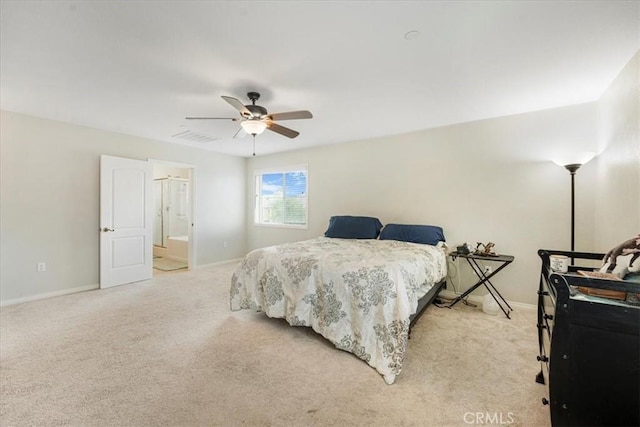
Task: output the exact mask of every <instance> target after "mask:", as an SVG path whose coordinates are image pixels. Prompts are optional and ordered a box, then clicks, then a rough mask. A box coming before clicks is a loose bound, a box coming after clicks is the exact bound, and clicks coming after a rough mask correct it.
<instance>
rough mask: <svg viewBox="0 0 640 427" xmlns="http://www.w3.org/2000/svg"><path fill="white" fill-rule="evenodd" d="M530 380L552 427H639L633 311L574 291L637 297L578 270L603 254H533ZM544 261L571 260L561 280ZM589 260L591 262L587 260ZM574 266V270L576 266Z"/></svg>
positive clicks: (639, 375)
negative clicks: (534, 368)
mask: <svg viewBox="0 0 640 427" xmlns="http://www.w3.org/2000/svg"><path fill="white" fill-rule="evenodd" d="M538 255H539V256H540V258H541V261H542V271H541V274H540V288H539V290H538V342H539V349H540V352H539V354H538V360H539V361H540V364H541V370H540V373H538V375H537V376H536V381H537V382H538V383H540V384H545V385H546V387H545V389H544V390H543V389H541V396H543V397H542V399H541V400H542V404H544V405H549V408H550V412H551V424H552V425H553V426H554V427H557V426H581V427H582V426H585V427H586V426H639V425H640V392H639V390H640V306H638V305H636V304H632V303H629V302H627V301H621V300H614V299H609V298H601V297H595V296H589V295H586V294H584V293H582V292H578V291H577V290H576V287H584V288H596V289H604V290H610V291H611V290H613V291H625V292H634V293H638V292H640V284H639V283H634V282H629V281H615V280H604V279H596V278H588V277H584V276H582V275H579V274H577V273H576V272H577V271H578V270H587V271H589V270H592V269H593V268H592V267H589V266H588V265H589V263H590V262H591V264H593V262H595V261H594V260H601V259H602V258H603V257H604V254H598V253H584V252H566V251H553V250H539V251H538ZM550 255H565V256H567V257H569V258H570V259H572V262H571V263H570V266H569V271H568V273H566V274H556V273H553V272H552V271H551V269H550V258H549V257H550ZM589 260H592V261H589ZM580 265H582V266H580Z"/></svg>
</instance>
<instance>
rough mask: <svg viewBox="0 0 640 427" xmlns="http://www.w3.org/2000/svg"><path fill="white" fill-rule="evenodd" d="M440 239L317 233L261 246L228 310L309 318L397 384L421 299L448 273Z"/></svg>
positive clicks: (302, 322)
mask: <svg viewBox="0 0 640 427" xmlns="http://www.w3.org/2000/svg"><path fill="white" fill-rule="evenodd" d="M446 265H447V263H446V256H445V253H444V250H443V249H442V248H440V247H435V246H430V245H421V244H416V243H406V242H399V241H395V240H373V239H372V240H350V239H331V238H327V237H318V238H315V239H311V240H306V241H303V242H296V243H288V244H284V245H278V246H271V247H267V248H262V249H256V250H254V251H252V252H250V253H249V254H247V255H246V256H245V257H244V259H243V260H242V263H241V264H240V265H239V266H238V268H237V269H236V271H235V272H234V274H233V277H232V279H231V310H232V311H237V310H241V309H251V310H257V311H263V312H265V313H266V314H267V316H269V317H274V318H284V319H286V320H287V322H289V324H291V325H293V326H309V327H311V328H313V330H315V331H316V332H318V333H319V334H321V335H322V336H324V337H325V338H326V339H328V340H329V341H331V342H332V343H333V344H334V345H335V346H336V347H337V348H339V349H341V350H345V351H348V352H351V353H353V354H355V355H356V356H358V357H359V358H360V359H362V360H364V361H366V362H367V363H368V364H369V365H371V366H372V367H374V368H375V369H376V370H377V371H378V372H379V373H380V374H382V375H383V377H384V380H385V382H386V383H387V384H392V383H393V382H394V381H395V378H396V376H397V375H398V374H400V371H401V370H402V363H403V361H404V358H405V354H406V351H407V340H408V332H409V317H410V316H411V315H412V314H413V313H415V311H416V309H417V304H418V299H419V298H420V297H422V296H423V295H424V294H426V293H427V292H428V291H429V289H431V287H432V286H433V285H434V284H435V283H437V282H439V281H440V280H441V279H443V278H444V277H445V276H446Z"/></svg>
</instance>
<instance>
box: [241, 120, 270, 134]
mask: <svg viewBox="0 0 640 427" xmlns="http://www.w3.org/2000/svg"><path fill="white" fill-rule="evenodd" d="M240 125H241V126H242V129H244V131H245V132H247V133H248V134H250V135H260V134H261V133H262V132H264V130H265V128H266V127H267V124H266V123H265V122H263V121H261V120H245V121H244V122H242V123H240Z"/></svg>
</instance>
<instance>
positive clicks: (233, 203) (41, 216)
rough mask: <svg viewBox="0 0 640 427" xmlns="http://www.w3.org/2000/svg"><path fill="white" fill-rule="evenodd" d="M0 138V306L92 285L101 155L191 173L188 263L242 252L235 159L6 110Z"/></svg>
mask: <svg viewBox="0 0 640 427" xmlns="http://www.w3.org/2000/svg"><path fill="white" fill-rule="evenodd" d="M0 130H1V134H0V141H1V145H0V159H1V174H2V175H1V181H0V184H1V187H0V188H1V192H0V195H1V204H0V226H1V236H0V249H1V250H0V256H1V258H0V260H1V264H0V267H1V268H0V270H1V272H0V274H1V276H0V278H1V285H0V301H2V302H3V303H7V302H11V301H16V300H23V299H29V298H31V297H34V296H38V295H51V294H56V293H64V292H67V291H69V290H73V289H78V288H86V287H92V286H95V285H96V284H97V283H98V280H99V274H98V273H99V234H98V227H99V223H98V222H99V221H98V220H99V166H100V155H101V154H108V155H112V156H119V157H127V158H133V159H140V160H146V159H148V158H152V159H157V160H166V161H173V162H178V163H185V164H189V165H194V166H195V177H194V180H195V187H194V190H195V195H194V196H195V198H196V211H195V218H194V222H195V232H196V239H195V242H196V245H197V247H196V250H195V253H196V256H197V259H196V265H202V264H208V263H213V262H217V261H222V260H227V259H233V258H238V257H240V256H242V255H243V254H244V252H245V241H246V239H245V226H246V223H245V216H246V215H245V199H244V194H245V188H246V183H245V168H246V165H245V159H243V158H239V157H234V156H227V155H222V154H217V153H213V152H210V151H205V150H198V149H195V148H190V147H186V146H182V145H177V144H170V143H165V142H159V141H152V140H147V139H142V138H137V137H133V136H127V135H122V134H117V133H113V132H105V131H100V130H96V129H91V128H87V127H81V126H74V125H69V124H65V123H60V122H55V121H50V120H43V119H38V118H34V117H30V116H25V115H21V114H15V113H11V112H7V111H2V113H1V116H0ZM224 241H227V242H228V246H227V247H226V248H225V247H224V245H223V242H224ZM38 262H46V263H47V271H46V272H41V273H39V272H37V271H36V265H37V263H38Z"/></svg>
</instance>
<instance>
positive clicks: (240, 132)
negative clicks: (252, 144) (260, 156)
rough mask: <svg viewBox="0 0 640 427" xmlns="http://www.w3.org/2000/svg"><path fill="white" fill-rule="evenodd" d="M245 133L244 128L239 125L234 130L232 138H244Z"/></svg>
mask: <svg viewBox="0 0 640 427" xmlns="http://www.w3.org/2000/svg"><path fill="white" fill-rule="evenodd" d="M246 135H247V133H246V132H245V131H244V129H242V126H240V127H239V128H238V130H237V131H236V133H234V134H233V138H234V139H238V138H244V137H245V136H246Z"/></svg>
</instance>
